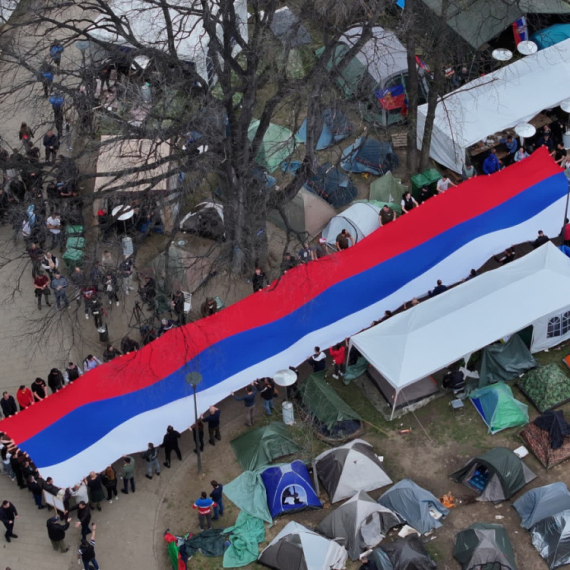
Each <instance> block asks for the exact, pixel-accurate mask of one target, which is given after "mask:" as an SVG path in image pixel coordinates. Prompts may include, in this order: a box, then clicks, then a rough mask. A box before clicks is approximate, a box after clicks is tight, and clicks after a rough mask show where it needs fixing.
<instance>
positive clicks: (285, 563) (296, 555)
mask: <svg viewBox="0 0 570 570" xmlns="http://www.w3.org/2000/svg"><path fill="white" fill-rule="evenodd" d="M347 558H348V555H347V552H346V549H345V548H344V547H343V546H341V545H340V544H338V542H335V541H334V540H329V539H328V538H325V537H324V536H321V535H319V534H317V533H316V532H312V531H310V530H309V529H307V528H305V527H304V526H303V525H300V524H299V523H296V522H290V523H288V524H287V525H286V526H285V527H284V528H283V530H282V531H281V532H280V533H279V534H278V535H277V536H276V537H275V538H274V539H273V540H272V541H271V542H270V543H269V545H268V546H267V547H266V548H265V549H264V550H263V552H262V553H261V554H260V555H259V558H258V559H257V560H258V562H260V563H261V564H263V565H264V566H267V567H268V568H273V570H344V568H345V567H346V560H347Z"/></svg>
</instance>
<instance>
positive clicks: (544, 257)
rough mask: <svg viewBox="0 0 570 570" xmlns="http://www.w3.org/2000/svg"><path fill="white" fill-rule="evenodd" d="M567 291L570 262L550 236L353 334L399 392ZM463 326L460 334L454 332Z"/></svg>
mask: <svg viewBox="0 0 570 570" xmlns="http://www.w3.org/2000/svg"><path fill="white" fill-rule="evenodd" d="M388 229H389V228H388ZM520 299H526V301H525V303H524V304H522V305H521V303H520ZM568 299H570V262H569V260H568V258H567V257H566V256H565V255H564V254H563V253H561V252H560V251H558V249H557V248H556V247H555V246H554V245H552V244H546V245H543V246H542V247H539V248H538V249H536V250H535V251H533V252H532V253H529V254H528V255H526V256H524V257H522V258H521V259H518V260H516V261H514V262H512V263H509V264H508V265H505V266H503V267H501V268H499V269H495V270H493V271H488V272H486V273H484V274H483V275H479V276H478V277H477V278H476V279H471V280H469V281H466V282H465V283H462V284H461V285H459V286H458V287H455V288H453V289H451V290H448V291H446V292H445V293H444V294H442V295H438V296H437V297H434V298H432V299H429V300H428V301H426V302H424V303H420V304H419V305H417V306H415V307H412V308H411V309H408V310H407V311H405V312H403V313H400V314H397V315H394V316H393V317H392V318H390V319H388V320H387V321H384V322H383V323H380V324H379V325H377V326H375V327H372V328H370V329H368V330H365V331H364V332H361V333H359V334H357V335H355V336H353V337H352V338H351V345H352V346H354V347H356V348H357V349H358V350H359V351H360V353H361V354H362V356H364V358H366V360H368V362H370V364H371V366H373V367H374V368H375V369H376V370H377V371H378V372H379V373H380V374H381V375H382V376H383V378H385V380H386V382H387V383H388V384H389V386H390V387H391V388H392V390H393V392H395V393H396V394H397V393H399V392H400V391H402V390H403V389H404V388H406V387H408V386H411V385H413V384H414V383H416V382H418V380H422V379H424V378H426V377H427V376H429V375H430V374H433V373H434V372H436V371H438V370H442V369H443V368H445V367H446V366H449V365H450V364H452V363H454V362H457V361H458V360H460V359H461V358H464V357H466V356H469V355H470V354H471V353H473V352H475V351H477V350H480V349H481V348H483V347H484V346H486V345H488V344H490V343H491V342H494V341H496V340H497V339H499V338H503V337H504V336H506V335H509V334H512V333H514V332H516V331H519V330H522V329H524V328H525V327H527V326H529V325H531V324H532V323H534V322H535V321H536V320H537V319H540V318H541V317H542V316H543V315H545V314H550V313H551V312H552V311H553V310H554V309H555V308H556V307H565V306H566V305H567V303H568ZM497 314H500V315H501V318H500V319H497V318H496V316H497ZM465 323H469V326H465ZM459 330H460V331H461V334H454V335H450V334H449V331H459ZM531 350H532V349H531ZM392 397H393V393H392V394H389V401H390V402H393V401H394V399H395V398H394V399H390V398H392Z"/></svg>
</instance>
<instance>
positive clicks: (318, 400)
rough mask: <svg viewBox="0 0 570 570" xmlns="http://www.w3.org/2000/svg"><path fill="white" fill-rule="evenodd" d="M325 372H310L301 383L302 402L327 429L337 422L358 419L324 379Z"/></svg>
mask: <svg viewBox="0 0 570 570" xmlns="http://www.w3.org/2000/svg"><path fill="white" fill-rule="evenodd" d="M325 374H326V372H325V371H324V370H323V371H322V372H317V373H316V374H311V375H310V376H309V377H308V378H307V380H305V382H304V383H303V384H302V385H301V387H300V392H301V398H302V400H303V404H304V405H305V406H306V407H307V408H308V409H309V411H310V412H311V414H312V415H313V416H314V417H316V418H317V419H318V420H319V421H320V422H321V423H323V424H324V425H326V427H327V429H329V430H330V429H332V427H333V426H334V425H335V424H336V423H337V422H342V421H345V420H360V419H361V418H360V416H359V415H358V414H357V413H356V412H355V411H354V410H353V409H352V408H351V407H350V406H349V405H348V404H347V403H346V402H345V401H344V400H343V399H342V398H341V397H340V396H339V395H338V394H337V393H336V392H335V391H334V389H333V388H332V387H331V386H329V385H328V384H327V382H326V381H325Z"/></svg>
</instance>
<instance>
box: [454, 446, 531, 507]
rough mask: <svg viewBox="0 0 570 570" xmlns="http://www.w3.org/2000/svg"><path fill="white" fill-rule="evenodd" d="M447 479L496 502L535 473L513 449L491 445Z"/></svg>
mask: <svg viewBox="0 0 570 570" xmlns="http://www.w3.org/2000/svg"><path fill="white" fill-rule="evenodd" d="M451 478H452V479H453V480H454V481H457V482H458V483H463V484H464V485H465V486H466V487H468V488H469V489H472V490H473V491H476V492H477V493H479V494H480V495H479V497H477V500H478V501H492V502H495V503H496V502H500V501H504V500H505V499H508V498H510V497H512V496H513V495H514V494H515V493H517V492H518V491H520V490H521V489H522V488H523V487H524V486H525V485H526V484H527V483H530V482H531V481H532V480H533V479H536V475H535V474H534V473H533V472H532V471H531V470H530V469H529V468H528V467H527V466H526V465H525V464H524V463H523V462H522V460H521V458H520V457H518V456H517V455H516V454H515V453H514V452H513V451H511V450H510V449H507V448H506V447H495V448H493V449H491V450H490V451H487V453H484V454H483V455H480V456H479V457H474V458H473V459H471V460H470V461H468V462H467V464H466V465H465V466H464V467H462V468H461V469H459V471H456V472H455V473H452V475H451Z"/></svg>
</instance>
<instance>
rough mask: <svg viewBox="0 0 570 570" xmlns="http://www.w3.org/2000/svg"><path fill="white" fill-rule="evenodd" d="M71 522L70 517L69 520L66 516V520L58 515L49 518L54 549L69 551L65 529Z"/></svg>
mask: <svg viewBox="0 0 570 570" xmlns="http://www.w3.org/2000/svg"><path fill="white" fill-rule="evenodd" d="M64 517H65V515H64ZM70 522H71V519H70V518H69V519H67V520H65V518H64V520H63V521H61V520H60V518H59V517H58V516H57V515H56V516H55V517H52V518H51V519H48V520H47V523H46V526H47V531H48V536H49V539H50V540H51V545H52V546H53V549H54V550H61V552H67V551H68V550H69V548H68V547H67V546H66V545H65V531H66V530H67V529H68V528H69V523H70Z"/></svg>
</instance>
